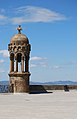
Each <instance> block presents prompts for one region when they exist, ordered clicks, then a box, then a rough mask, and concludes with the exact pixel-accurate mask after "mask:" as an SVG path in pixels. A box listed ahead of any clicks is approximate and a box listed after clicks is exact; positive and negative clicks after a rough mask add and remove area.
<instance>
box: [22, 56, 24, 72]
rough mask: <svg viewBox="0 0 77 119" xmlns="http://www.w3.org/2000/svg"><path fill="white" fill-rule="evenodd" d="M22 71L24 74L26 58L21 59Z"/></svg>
mask: <svg viewBox="0 0 77 119" xmlns="http://www.w3.org/2000/svg"><path fill="white" fill-rule="evenodd" d="M21 71H22V72H24V57H22V59H21Z"/></svg>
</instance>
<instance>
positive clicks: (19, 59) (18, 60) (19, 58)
mask: <svg viewBox="0 0 77 119" xmlns="http://www.w3.org/2000/svg"><path fill="white" fill-rule="evenodd" d="M21 58H22V54H21V53H18V54H17V61H16V67H17V70H16V71H18V72H21Z"/></svg>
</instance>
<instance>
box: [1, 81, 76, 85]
mask: <svg viewBox="0 0 77 119" xmlns="http://www.w3.org/2000/svg"><path fill="white" fill-rule="evenodd" d="M0 85H9V81H0ZM30 85H77V82H74V81H53V82H32V81H31V82H30Z"/></svg>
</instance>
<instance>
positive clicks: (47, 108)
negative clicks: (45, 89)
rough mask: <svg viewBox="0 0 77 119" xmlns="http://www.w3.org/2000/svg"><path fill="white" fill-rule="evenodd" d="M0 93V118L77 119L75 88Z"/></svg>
mask: <svg viewBox="0 0 77 119" xmlns="http://www.w3.org/2000/svg"><path fill="white" fill-rule="evenodd" d="M52 92H53V93H42V94H26V93H22V94H18V93H17V94H0V119H77V90H70V91H69V92H64V91H63V90H62V91H58V90H56V91H52Z"/></svg>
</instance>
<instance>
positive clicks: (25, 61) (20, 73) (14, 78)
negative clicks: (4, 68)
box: [8, 25, 31, 93]
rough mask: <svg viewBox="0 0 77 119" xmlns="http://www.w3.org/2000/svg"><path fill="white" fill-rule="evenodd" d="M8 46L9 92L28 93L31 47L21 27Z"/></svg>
mask: <svg viewBox="0 0 77 119" xmlns="http://www.w3.org/2000/svg"><path fill="white" fill-rule="evenodd" d="M17 30H18V34H15V35H14V36H13V37H12V38H11V41H10V44H8V51H9V54H10V72H9V78H10V92H15V93H16V92H18V93H19V92H29V77H30V73H29V56H30V51H31V45H30V44H29V40H28V38H27V37H26V35H24V34H22V33H21V30H22V28H21V26H20V25H19V27H18V28H17Z"/></svg>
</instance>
